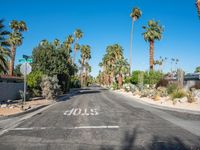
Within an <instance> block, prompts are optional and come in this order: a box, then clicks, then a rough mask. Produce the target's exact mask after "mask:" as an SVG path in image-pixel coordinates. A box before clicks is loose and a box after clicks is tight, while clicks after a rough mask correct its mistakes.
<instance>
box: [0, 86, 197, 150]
mask: <svg viewBox="0 0 200 150" xmlns="http://www.w3.org/2000/svg"><path fill="white" fill-rule="evenodd" d="M185 116H187V117H185ZM165 117H166V119H165ZM176 118H177V120H182V121H183V123H184V121H185V122H191V123H192V125H194V126H195V125H196V124H199V123H200V116H198V115H187V114H184V115H183V114H181V113H178V112H173V113H172V112H168V111H164V110H163V111H162V110H157V109H155V108H154V109H153V108H150V106H144V105H143V104H139V103H137V102H134V101H129V100H127V98H124V97H122V96H120V95H118V94H115V93H112V92H109V91H108V90H106V89H103V88H100V87H97V86H93V87H89V88H87V89H83V90H80V92H79V93H78V94H76V95H74V96H72V97H71V98H66V99H65V100H64V101H60V102H58V103H57V104H56V105H54V106H52V107H50V108H49V109H47V110H45V111H43V112H42V113H39V114H37V115H35V116H33V117H31V118H29V119H27V120H25V121H24V122H23V123H21V124H20V125H18V126H17V127H15V128H12V129H10V130H9V131H8V132H6V133H4V134H3V135H2V136H0V149H1V150H29V149H32V150H33V149H34V150H61V149H62V150H95V149H99V150H115V149H116V150H129V149H130V150H132V149H136V150H137V149H152V150H156V149H160V150H165V149H169V150H173V149H175V150H184V149H194V150H196V149H200V137H199V136H198V135H199V134H198V133H196V134H195V130H194V129H191V130H190V127H185V128H184V126H181V122H180V121H179V122H178V121H177V120H176ZM173 120H174V121H173ZM179 124H180V125H179ZM191 128H192V127H191Z"/></svg>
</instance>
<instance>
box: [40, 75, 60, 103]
mask: <svg viewBox="0 0 200 150" xmlns="http://www.w3.org/2000/svg"><path fill="white" fill-rule="evenodd" d="M41 88H42V96H44V97H45V98H46V99H48V100H53V99H55V97H56V96H58V95H59V94H60V85H58V79H57V77H56V76H53V77H49V76H46V75H44V76H43V77H42V82H41Z"/></svg>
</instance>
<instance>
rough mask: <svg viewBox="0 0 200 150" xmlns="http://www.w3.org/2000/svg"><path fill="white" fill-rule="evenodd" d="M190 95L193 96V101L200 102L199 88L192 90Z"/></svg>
mask: <svg viewBox="0 0 200 150" xmlns="http://www.w3.org/2000/svg"><path fill="white" fill-rule="evenodd" d="M192 95H193V96H194V99H195V101H199V102H200V90H193V91H192Z"/></svg>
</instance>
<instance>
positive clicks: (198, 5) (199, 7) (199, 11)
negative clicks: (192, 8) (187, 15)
mask: <svg viewBox="0 0 200 150" xmlns="http://www.w3.org/2000/svg"><path fill="white" fill-rule="evenodd" d="M196 6H197V10H198V15H199V17H200V0H196Z"/></svg>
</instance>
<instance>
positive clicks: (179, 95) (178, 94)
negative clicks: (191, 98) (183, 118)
mask: <svg viewBox="0 0 200 150" xmlns="http://www.w3.org/2000/svg"><path fill="white" fill-rule="evenodd" d="M185 96H187V94H186V92H185V91H183V90H182V89H177V90H175V91H174V92H173V93H172V94H171V98H172V100H174V99H176V98H183V97H185Z"/></svg>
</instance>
